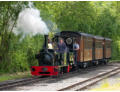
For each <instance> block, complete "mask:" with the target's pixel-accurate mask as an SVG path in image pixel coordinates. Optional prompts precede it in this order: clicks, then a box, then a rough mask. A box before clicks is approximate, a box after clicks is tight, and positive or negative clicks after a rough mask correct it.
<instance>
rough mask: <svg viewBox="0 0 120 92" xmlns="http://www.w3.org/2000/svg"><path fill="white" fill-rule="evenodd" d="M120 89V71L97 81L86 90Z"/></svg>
mask: <svg viewBox="0 0 120 92" xmlns="http://www.w3.org/2000/svg"><path fill="white" fill-rule="evenodd" d="M119 90H120V73H119V74H117V75H115V76H112V77H110V78H106V79H104V80H103V81H100V82H98V83H96V84H95V85H93V86H91V87H89V88H88V89H86V90H85V91H119Z"/></svg>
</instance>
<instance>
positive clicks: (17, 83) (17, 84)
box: [0, 76, 49, 90]
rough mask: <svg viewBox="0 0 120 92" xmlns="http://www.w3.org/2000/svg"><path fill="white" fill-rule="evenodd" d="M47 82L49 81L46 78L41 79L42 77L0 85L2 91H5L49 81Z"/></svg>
mask: <svg viewBox="0 0 120 92" xmlns="http://www.w3.org/2000/svg"><path fill="white" fill-rule="evenodd" d="M47 80H49V79H48V78H46V77H41V76H39V77H31V78H24V79H20V80H11V81H7V82H3V83H0V90H5V89H9V88H13V87H16V86H21V85H27V84H30V83H35V82H38V81H47Z"/></svg>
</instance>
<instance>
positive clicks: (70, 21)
mask: <svg viewBox="0 0 120 92" xmlns="http://www.w3.org/2000/svg"><path fill="white" fill-rule="evenodd" d="M33 4H34V6H35V7H36V8H37V9H39V10H40V13H41V14H40V15H41V17H42V18H43V20H44V21H45V22H46V24H47V25H48V28H49V29H50V31H51V32H50V36H52V34H53V33H54V32H56V31H62V30H71V31H80V32H85V33H90V34H94V35H99V36H103V37H109V38H111V39H112V40H113V43H112V50H113V53H112V57H113V59H120V36H119V35H120V2H119V1H113V2H111V1H109V2H105V1H62V2H61V1H54V2H48V1H40V2H33ZM25 6H26V7H27V6H28V2H0V20H1V21H0V72H16V71H24V70H28V69H29V67H30V66H31V65H36V64H37V62H36V61H35V58H34V55H35V54H36V53H37V52H38V51H39V49H40V48H41V47H42V43H43V41H44V40H43V36H41V35H36V36H34V37H32V38H31V37H30V36H27V37H25V38H24V40H23V41H19V39H20V36H16V35H14V34H13V33H12V30H13V27H14V26H15V25H16V20H17V17H18V14H19V13H20V11H21V10H22V9H23V8H24V7H25Z"/></svg>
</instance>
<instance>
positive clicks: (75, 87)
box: [58, 67, 120, 91]
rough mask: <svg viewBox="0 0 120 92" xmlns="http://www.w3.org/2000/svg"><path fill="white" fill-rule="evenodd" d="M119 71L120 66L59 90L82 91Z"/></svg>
mask: <svg viewBox="0 0 120 92" xmlns="http://www.w3.org/2000/svg"><path fill="white" fill-rule="evenodd" d="M117 73H120V67H117V68H115V69H113V70H110V71H108V72H104V73H102V74H99V75H96V76H95V77H92V78H89V79H86V80H84V81H81V82H78V83H75V84H72V85H70V86H67V87H65V88H62V89H59V90H58V91H68V90H70V91H81V90H84V89H86V88H87V87H89V86H91V85H93V84H95V83H97V82H99V81H101V80H103V79H105V78H107V77H110V76H113V75H115V74H117Z"/></svg>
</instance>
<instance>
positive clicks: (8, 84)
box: [0, 65, 111, 90]
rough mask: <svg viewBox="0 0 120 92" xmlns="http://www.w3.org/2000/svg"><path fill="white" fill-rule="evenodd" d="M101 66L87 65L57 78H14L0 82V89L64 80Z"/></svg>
mask: <svg viewBox="0 0 120 92" xmlns="http://www.w3.org/2000/svg"><path fill="white" fill-rule="evenodd" d="M108 66H109V65H108ZM110 66H111V65H110ZM102 67H104V65H103V66H98V67H89V68H87V69H82V70H80V71H74V72H70V73H66V74H64V75H62V76H60V77H58V78H53V77H32V78H24V79H20V80H15V81H8V82H3V83H0V90H7V89H11V88H14V87H18V86H22V85H28V84H32V83H37V82H44V83H53V82H59V81H60V80H64V79H67V78H72V77H74V76H77V75H80V74H85V73H88V72H92V71H93V70H94V69H96V68H97V69H99V68H102ZM63 90H64V89H63Z"/></svg>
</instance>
